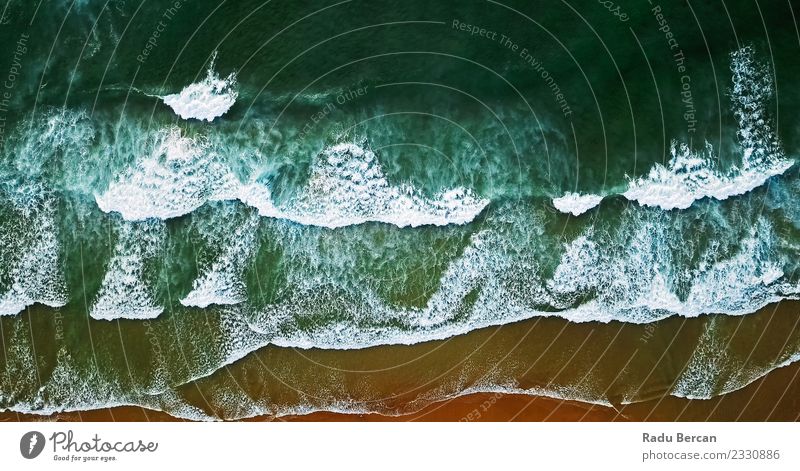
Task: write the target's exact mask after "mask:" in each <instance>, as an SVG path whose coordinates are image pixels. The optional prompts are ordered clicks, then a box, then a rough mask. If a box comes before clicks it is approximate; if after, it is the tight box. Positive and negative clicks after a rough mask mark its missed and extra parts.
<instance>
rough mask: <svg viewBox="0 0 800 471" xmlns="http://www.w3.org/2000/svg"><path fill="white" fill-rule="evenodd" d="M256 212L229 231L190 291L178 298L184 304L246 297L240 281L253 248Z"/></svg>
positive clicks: (221, 302) (230, 301) (204, 304)
mask: <svg viewBox="0 0 800 471" xmlns="http://www.w3.org/2000/svg"><path fill="white" fill-rule="evenodd" d="M257 228H258V216H257V215H255V214H253V215H251V216H249V217H248V218H247V219H246V220H245V222H244V223H243V224H241V225H237V226H236V227H235V229H233V230H232V231H231V233H230V234H229V236H228V237H227V240H225V242H224V244H225V245H224V246H223V247H222V250H221V252H220V254H219V255H218V256H217V257H216V258H215V260H214V261H213V262H212V263H211V264H210V266H208V267H207V269H206V270H205V271H204V272H203V273H202V274H201V275H200V276H199V277H198V278H197V279H195V280H194V281H193V282H192V291H191V292H190V293H189V294H187V295H186V297H184V298H183V299H181V301H180V302H181V304H183V305H184V306H194V307H200V308H204V307H208V306H210V305H212V304H218V305H224V304H238V303H242V302H244V301H246V300H247V290H246V287H245V284H244V281H243V279H242V278H243V276H244V270H245V264H246V263H247V261H248V260H249V259H250V257H252V255H253V253H254V252H255V250H256V241H255V238H256V230H257Z"/></svg>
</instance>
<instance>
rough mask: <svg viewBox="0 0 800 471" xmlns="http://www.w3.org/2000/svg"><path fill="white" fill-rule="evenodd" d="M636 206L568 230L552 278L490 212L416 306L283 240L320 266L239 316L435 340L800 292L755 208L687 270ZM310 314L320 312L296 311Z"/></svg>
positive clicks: (370, 335)
mask: <svg viewBox="0 0 800 471" xmlns="http://www.w3.org/2000/svg"><path fill="white" fill-rule="evenodd" d="M515 217H526V218H527V219H528V220H529V221H531V220H533V221H534V222H535V221H536V220H537V218H536V216H535V215H530V214H528V215H517V216H515ZM639 217H640V216H637V218H636V219H635V220H632V221H629V222H626V223H624V224H621V226H623V227H620V230H619V233H618V234H617V235H616V236H614V237H613V238H612V239H609V237H608V234H607V233H603V234H600V235H601V236H598V235H597V234H594V233H592V232H591V231H589V232H587V233H586V234H584V235H581V236H579V237H577V238H575V239H574V240H573V241H572V242H570V243H568V244H567V245H566V247H564V252H563V253H562V255H561V258H560V260H558V264H557V266H556V268H555V270H554V272H553V275H552V276H551V277H549V278H545V277H544V276H543V270H542V269H541V268H540V267H538V266H537V262H536V258H537V256H536V255H531V254H529V253H528V252H530V251H531V249H530V248H529V247H527V246H526V247H518V246H517V245H519V244H518V241H519V240H521V239H519V238H517V239H514V238H513V237H509V236H510V235H513V234H508V232H507V231H508V230H510V228H508V227H505V228H504V227H503V224H501V223H499V222H498V221H497V220H492V219H491V218H490V219H489V220H487V226H486V227H485V228H484V229H482V230H480V231H478V232H476V233H475V234H473V235H472V237H471V240H470V244H469V245H468V247H466V248H465V249H464V251H463V253H462V254H461V255H460V256H459V257H458V258H457V259H454V260H453V261H452V262H450V264H449V265H448V267H447V269H446V270H445V272H444V273H443V275H442V276H441V277H440V281H439V287H438V289H437V290H436V291H435V292H434V293H433V294H432V295H431V297H430V298H429V299H428V301H427V303H426V305H425V306H423V307H404V306H397V305H392V304H390V303H387V302H386V301H385V300H383V299H382V298H381V297H380V296H379V295H378V294H377V292H375V291H374V288H372V287H371V285H370V281H369V280H368V279H367V278H363V279H362V278H359V277H360V276H362V275H350V274H348V272H347V271H346V270H340V269H336V268H335V267H332V268H327V267H325V266H320V263H321V262H320V260H325V256H324V255H323V254H314V253H313V252H312V251H310V252H309V253H308V254H307V255H304V254H303V253H302V252H293V251H291V249H290V248H289V249H286V250H290V251H291V252H290V253H289V254H287V255H286V256H291V257H293V258H298V257H308V258H309V260H308V261H302V260H299V261H298V262H297V263H298V267H302V268H301V270H302V271H303V272H305V271H306V270H308V269H310V268H309V267H313V270H314V272H315V273H317V272H318V273H321V274H322V275H323V276H319V277H316V276H308V273H296V274H295V273H293V270H292V269H290V268H289V267H287V270H288V273H287V275H286V276H287V278H288V280H287V283H288V284H289V285H290V286H291V287H292V289H291V290H290V291H289V292H288V293H287V294H286V296H285V297H283V298H282V299H279V300H278V301H277V302H276V303H274V304H271V305H268V306H266V307H264V308H261V309H259V310H256V311H254V312H250V313H246V314H245V315H246V316H247V317H248V320H247V322H248V324H249V325H250V326H251V328H253V329H254V330H255V331H256V332H258V333H260V334H264V335H268V336H272V339H271V342H272V343H274V344H276V345H279V346H285V347H295V348H330V349H355V348H366V347H371V346H375V345H387V344H415V343H419V342H425V341H430V340H441V339H444V338H448V337H452V336H454V335H460V334H464V333H467V332H470V331H472V330H475V329H479V328H483V327H489V326H496V325H503V324H508V323H511V322H516V321H520V320H525V319H530V318H533V317H554V316H555V317H560V318H563V319H566V320H568V321H570V322H603V323H607V322H611V321H619V322H627V323H636V324H645V323H649V322H654V321H658V320H661V319H665V318H667V317H670V316H675V315H678V316H683V317H698V316H701V315H705V314H726V315H745V314H748V313H752V312H755V311H757V310H758V309H760V308H762V307H764V306H766V305H768V304H770V303H774V302H778V301H781V300H784V299H796V298H797V297H798V295H800V286H798V285H797V284H795V283H792V282H790V281H788V280H787V279H786V277H785V274H784V271H783V264H784V263H785V259H784V256H782V255H780V254H779V252H778V248H777V247H776V245H777V244H776V236H775V231H774V229H773V227H772V225H771V223H769V222H768V221H767V220H766V219H764V218H763V217H761V218H759V219H757V220H756V221H755V222H754V225H753V227H752V228H750V229H749V230H747V231H746V232H745V235H744V236H743V237H742V238H741V241H740V242H738V243H735V245H733V246H731V247H728V248H725V249H722V248H720V247H719V246H718V245H715V244H712V245H711V246H709V247H708V248H707V249H705V250H703V251H701V252H699V253H698V254H697V258H698V260H699V262H698V265H697V266H696V267H694V268H685V269H684V268H678V267H676V264H677V263H678V262H677V260H676V257H678V255H677V254H675V253H674V252H673V249H672V248H671V246H672V245H674V244H671V243H670V242H669V241H670V240H674V237H676V236H677V235H676V233H675V232H674V231H673V229H672V227H671V223H670V221H669V220H663V219H659V218H653V219H639ZM632 228H635V229H634V230H632ZM290 240H292V241H294V240H295V239H294V238H290ZM515 241H516V242H517V245H514V244H515ZM530 243H533V244H534V245H535V244H536V242H535V240H533V241H530ZM309 244H310V245H309V247H310V248H311V249H309V250H312V249H313V247H314V243H313V241H309ZM684 256H685V255H684ZM345 265H346V264H345ZM331 273H341V275H339V276H337V277H332V276H331ZM348 276H350V277H351V278H353V277H354V278H353V279H350V280H347V279H344V278H343V277H348ZM363 276H366V275H363ZM337 278H340V279H339V280H338V281H337ZM312 313H313V315H314V317H315V318H319V319H326V321H325V322H324V323H318V322H315V323H312V324H311V325H308V323H307V322H303V319H307V316H309V315H311V314H312ZM303 324H306V325H303Z"/></svg>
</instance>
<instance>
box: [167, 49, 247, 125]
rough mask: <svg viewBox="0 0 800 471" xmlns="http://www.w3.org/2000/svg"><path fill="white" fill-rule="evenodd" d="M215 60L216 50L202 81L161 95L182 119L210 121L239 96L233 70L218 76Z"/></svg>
mask: <svg viewBox="0 0 800 471" xmlns="http://www.w3.org/2000/svg"><path fill="white" fill-rule="evenodd" d="M215 61H216V53H214V56H213V57H212V59H211V64H210V65H209V66H208V71H207V73H206V77H205V78H204V79H203V80H202V81H200V82H197V83H193V84H191V85H188V86H186V87H185V88H184V89H183V90H181V91H180V93H175V94H172V95H166V96H163V97H160V98H161V100H162V101H163V102H164V104H165V105H167V106H169V107H170V108H172V110H173V111H174V112H175V114H177V115H178V116H180V117H181V118H183V119H198V120H201V121H208V122H211V121H213V120H214V119H215V118H218V117H220V116H222V115H224V114H225V113H227V112H228V110H230V109H231V107H232V106H233V104H234V103H236V99H237V98H238V97H239V92H238V91H237V90H236V73H235V72H231V74H230V75H228V76H227V77H225V78H220V76H219V75H218V74H217V73H216V72H215V71H214V62H215Z"/></svg>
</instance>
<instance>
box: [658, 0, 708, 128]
mask: <svg viewBox="0 0 800 471" xmlns="http://www.w3.org/2000/svg"><path fill="white" fill-rule="evenodd" d="M647 2H648V3H649V4H650V5H653V1H652V0H647ZM650 11H651V12H652V13H653V17H654V18H655V20H656V23H658V30H659V31H661V32H662V33H664V39H666V41H667V46H669V49H670V51H675V52H673V53H672V61H673V63H674V64H675V69H676V70H677V71H678V74H680V82H681V102H682V103H683V108H684V109H683V120H684V121H685V122H686V133H687V134H689V135H692V134H694V133H695V132H696V131H697V119H696V116H697V110H696V109H695V107H694V97H693V96H692V77H691V75H689V73H688V72H687V70H686V55H685V54H684V53H683V49H681V46H680V44H678V40H677V38H675V34H674V33H673V32H672V28H670V26H669V21H667V18H666V17H665V16H664V14H663V13H662V12H661V5H655V6H653V8H651V9H650Z"/></svg>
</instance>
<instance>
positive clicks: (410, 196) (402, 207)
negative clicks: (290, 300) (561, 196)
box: [239, 143, 489, 229]
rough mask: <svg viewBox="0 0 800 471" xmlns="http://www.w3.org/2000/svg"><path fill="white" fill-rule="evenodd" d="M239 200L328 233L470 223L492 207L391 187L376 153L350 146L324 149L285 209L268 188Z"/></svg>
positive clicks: (454, 194) (253, 189)
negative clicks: (371, 225)
mask: <svg viewBox="0 0 800 471" xmlns="http://www.w3.org/2000/svg"><path fill="white" fill-rule="evenodd" d="M239 199H240V200H242V201H243V202H244V203H246V204H249V205H251V206H253V207H255V208H257V209H258V210H259V213H260V214H261V215H262V216H267V217H274V218H282V219H288V220H290V221H294V222H297V223H300V224H303V225H308V226H321V227H326V228H330V229H334V228H339V227H345V226H352V225H357V224H363V223H366V222H383V223H387V224H393V225H395V226H398V227H407V226H410V227H418V226H424V225H435V226H444V225H448V224H466V223H468V222H470V221H472V220H473V219H474V218H475V217H476V216H477V215H478V214H480V212H481V211H483V209H484V208H485V207H486V206H487V205H488V204H489V201H488V200H486V199H482V198H479V197H477V196H476V195H475V194H474V193H473V192H472V191H470V190H468V189H465V188H463V187H459V188H454V189H450V190H445V191H442V192H440V193H439V194H437V195H435V196H433V197H426V196H425V195H423V194H422V193H421V192H420V191H418V190H416V189H415V188H413V187H412V186H410V185H405V184H403V185H392V184H391V183H389V180H388V179H387V178H386V175H385V174H384V172H383V169H382V168H381V165H380V163H379V162H378V159H377V158H376V156H375V154H374V153H373V152H372V151H371V150H369V149H365V148H363V147H361V146H359V145H357V144H352V143H343V144H337V145H335V146H332V147H328V148H326V149H325V150H324V151H323V152H322V153H321V154H320V155H319V156H318V157H317V160H316V162H315V163H314V166H313V168H312V171H311V175H310V177H309V179H308V181H307V183H306V185H305V187H304V188H303V189H302V190H301V191H300V192H299V194H298V195H297V196H296V197H295V198H293V199H292V200H291V201H289V202H288V203H287V204H285V205H283V206H280V207H279V206H276V205H275V204H274V203H273V202H272V200H271V197H270V193H269V189H268V188H266V187H264V186H262V187H261V188H259V187H258V186H254V185H247V186H245V187H243V191H242V192H241V193H240V198H239Z"/></svg>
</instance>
